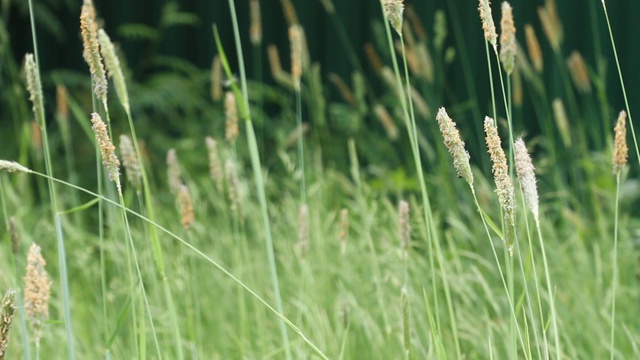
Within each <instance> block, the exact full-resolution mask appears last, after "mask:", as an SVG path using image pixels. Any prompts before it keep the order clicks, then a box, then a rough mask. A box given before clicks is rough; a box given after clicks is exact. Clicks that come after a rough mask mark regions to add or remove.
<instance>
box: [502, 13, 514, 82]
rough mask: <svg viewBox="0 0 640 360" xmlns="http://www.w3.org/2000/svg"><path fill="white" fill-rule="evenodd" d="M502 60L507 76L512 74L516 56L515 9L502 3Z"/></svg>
mask: <svg viewBox="0 0 640 360" xmlns="http://www.w3.org/2000/svg"><path fill="white" fill-rule="evenodd" d="M500 29H501V34H500V60H501V61H502V65H503V66H504V69H505V71H506V72H507V74H511V72H512V71H513V67H514V65H515V56H516V50H517V49H516V27H515V25H514V22H513V8H512V7H511V5H510V4H509V3H508V2H506V1H504V2H502V19H501V20H500Z"/></svg>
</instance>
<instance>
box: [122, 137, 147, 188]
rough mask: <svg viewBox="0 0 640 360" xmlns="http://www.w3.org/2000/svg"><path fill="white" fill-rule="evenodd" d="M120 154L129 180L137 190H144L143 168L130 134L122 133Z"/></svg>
mask: <svg viewBox="0 0 640 360" xmlns="http://www.w3.org/2000/svg"><path fill="white" fill-rule="evenodd" d="M120 156H122V166H123V167H124V170H125V173H126V174H127V180H129V182H130V183H131V185H132V186H133V188H134V189H135V190H136V192H137V193H140V192H141V191H142V168H141V166H140V162H139V161H138V156H137V155H136V151H135V149H134V147H133V143H132V142H131V138H130V137H129V136H128V135H124V134H123V135H120Z"/></svg>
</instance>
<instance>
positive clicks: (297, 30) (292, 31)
mask: <svg viewBox="0 0 640 360" xmlns="http://www.w3.org/2000/svg"><path fill="white" fill-rule="evenodd" d="M289 42H290V44H291V77H292V78H293V85H294V86H295V88H296V89H297V90H300V77H302V27H301V26H300V25H297V24H296V25H292V26H290V27H289Z"/></svg>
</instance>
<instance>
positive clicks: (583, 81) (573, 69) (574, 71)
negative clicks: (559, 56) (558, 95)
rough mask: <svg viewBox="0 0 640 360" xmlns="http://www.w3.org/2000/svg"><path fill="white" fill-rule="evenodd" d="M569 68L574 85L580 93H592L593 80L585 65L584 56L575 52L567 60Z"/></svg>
mask: <svg viewBox="0 0 640 360" xmlns="http://www.w3.org/2000/svg"><path fill="white" fill-rule="evenodd" d="M567 67H568V68H569V73H570V74H571V79H572V80H573V84H574V85H575V86H576V88H577V89H578V91H580V92H581V93H583V94H590V93H591V79H590V78H589V70H587V64H585V62H584V59H583V58H582V55H580V53H579V52H577V51H573V52H572V53H571V55H569V58H568V59H567Z"/></svg>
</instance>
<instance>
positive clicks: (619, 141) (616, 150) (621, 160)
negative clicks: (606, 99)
mask: <svg viewBox="0 0 640 360" xmlns="http://www.w3.org/2000/svg"><path fill="white" fill-rule="evenodd" d="M613 131H614V133H615V138H614V144H613V173H614V174H616V175H620V173H621V172H622V170H623V169H624V167H625V165H627V156H628V155H629V149H628V148H627V112H626V111H624V110H622V111H620V115H618V121H617V122H616V126H615V128H614V129H613Z"/></svg>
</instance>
